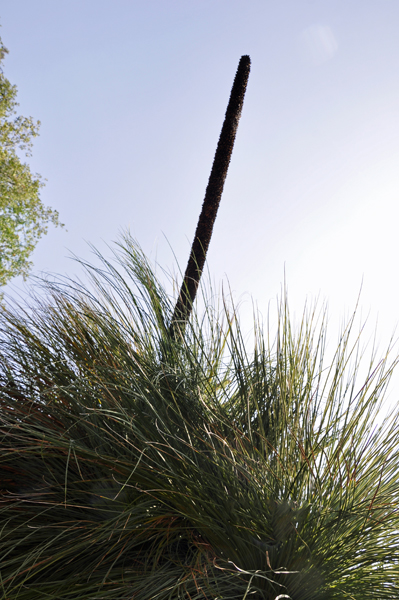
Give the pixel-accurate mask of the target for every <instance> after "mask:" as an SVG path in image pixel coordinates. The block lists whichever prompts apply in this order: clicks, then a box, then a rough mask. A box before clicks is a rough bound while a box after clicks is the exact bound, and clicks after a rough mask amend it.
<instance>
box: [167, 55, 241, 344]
mask: <svg viewBox="0 0 399 600" xmlns="http://www.w3.org/2000/svg"><path fill="white" fill-rule="evenodd" d="M250 68H251V59H250V57H249V56H242V57H241V59H240V62H239V64H238V68H237V73H236V76H235V79H234V83H233V87H232V89H231V93H230V100H229V104H228V106H227V110H226V115H225V118H224V123H223V127H222V131H221V132H220V137H219V142H218V145H217V148H216V153H215V158H214V160H213V166H212V170H211V174H210V176H209V181H208V186H207V188H206V192H205V198H204V202H203V204H202V210H201V214H200V217H199V219H198V224H197V229H196V232H195V236H194V241H193V245H192V247H191V252H190V258H189V260H188V264H187V268H186V272H185V275H184V279H183V283H182V286H181V289H180V294H179V297H178V300H177V303H176V307H175V310H174V313H173V317H172V321H171V325H170V333H171V335H172V336H173V337H176V334H177V332H178V331H179V330H180V331H181V332H184V328H185V326H186V324H187V321H188V319H189V317H190V314H191V310H192V306H193V302H194V300H195V296H196V294H197V289H198V285H199V281H200V278H201V275H202V271H203V268H204V264H205V259H206V254H207V251H208V247H209V242H210V240H211V236H212V230H213V225H214V223H215V219H216V215H217V211H218V208H219V204H220V199H221V197H222V192H223V187H224V182H225V179H226V175H227V170H228V168H229V164H230V159H231V154H232V152H233V146H234V141H235V137H236V132H237V127H238V123H239V120H240V117H241V111H242V106H243V104H244V96H245V91H246V88H247V82H248V77H249V71H250Z"/></svg>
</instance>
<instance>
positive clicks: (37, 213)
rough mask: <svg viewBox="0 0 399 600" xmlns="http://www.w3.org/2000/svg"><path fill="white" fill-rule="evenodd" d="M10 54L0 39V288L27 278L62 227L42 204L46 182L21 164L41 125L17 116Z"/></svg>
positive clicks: (52, 213)
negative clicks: (6, 63) (7, 68)
mask: <svg viewBox="0 0 399 600" xmlns="http://www.w3.org/2000/svg"><path fill="white" fill-rule="evenodd" d="M7 52H8V50H7V49H6V48H5V47H4V45H3V43H2V41H1V39H0V286H3V285H5V284H6V283H7V282H8V281H9V280H10V279H11V278H12V277H15V276H17V275H22V276H24V277H26V276H27V274H28V272H29V269H30V267H31V266H32V263H31V262H30V261H29V256H30V255H31V253H32V252H33V250H34V248H35V246H36V244H37V242H38V240H39V239H40V238H41V237H42V236H43V235H44V234H45V233H47V229H48V224H49V223H52V224H53V225H56V226H57V225H61V223H60V222H59V219H58V212H57V211H56V210H53V209H51V208H48V207H46V206H44V205H43V203H42V202H41V200H40V196H39V192H40V188H41V187H43V185H44V183H43V180H42V178H41V177H40V175H37V174H32V173H31V170H30V168H29V165H28V164H27V163H26V162H23V160H21V155H22V156H25V157H29V156H30V154H31V148H32V139H33V138H34V137H36V136H37V135H38V131H39V126H40V121H37V122H35V121H34V120H33V119H32V118H31V117H22V116H16V110H15V109H16V107H17V106H18V103H17V101H16V96H17V87H16V86H15V85H12V84H11V83H10V82H9V81H8V79H7V78H6V77H5V76H4V73H3V69H2V63H3V59H4V57H5V55H6V53H7Z"/></svg>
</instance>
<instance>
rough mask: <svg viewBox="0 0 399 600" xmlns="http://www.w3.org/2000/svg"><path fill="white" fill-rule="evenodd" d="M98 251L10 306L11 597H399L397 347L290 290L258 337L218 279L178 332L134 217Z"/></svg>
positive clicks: (6, 462)
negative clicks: (299, 310)
mask: <svg viewBox="0 0 399 600" xmlns="http://www.w3.org/2000/svg"><path fill="white" fill-rule="evenodd" d="M86 268H87V270H88V273H89V275H90V276H91V282H92V283H91V287H90V289H91V291H89V289H88V287H87V286H86V287H85V286H83V285H81V284H79V283H74V282H72V281H66V282H65V281H64V282H62V281H61V282H58V283H54V282H53V283H49V282H48V283H45V284H43V285H44V286H45V287H44V292H45V293H44V292H43V291H41V293H40V298H41V299H37V300H35V301H33V300H32V302H31V304H30V306H29V308H25V309H24V308H18V307H14V308H11V309H7V310H5V309H4V310H2V313H1V334H0V340H1V346H0V351H1V358H0V368H1V374H0V383H1V391H0V395H1V408H0V410H1V413H0V415H1V426H0V433H1V446H0V447H1V455H0V478H1V479H0V481H1V486H0V487H1V503H0V523H1V529H0V557H1V559H0V560H1V569H0V571H1V580H0V589H1V597H3V598H5V599H7V600H17V599H18V600H97V599H101V600H102V599H104V600H106V599H115V600H116V599H118V600H122V599H123V600H127V599H129V600H130V599H134V600H177V599H181V600H183V599H184V600H189V599H191V600H200V599H201V600H205V599H209V600H211V599H212V600H216V599H218V600H233V599H234V600H238V599H240V600H244V599H249V598H253V599H256V600H261V599H262V600H277V599H280V598H281V599H282V598H289V599H291V600H344V599H348V600H368V599H373V600H375V599H378V600H383V599H394V598H395V599H397V598H398V597H399V565H398V530H399V512H398V494H399V481H398V466H399V465H398V444H399V421H398V417H399V415H398V411H397V409H395V410H396V412H395V413H394V414H392V415H391V416H390V417H389V418H386V419H385V420H384V421H383V422H381V419H380V420H379V421H377V419H376V417H377V415H379V411H380V406H381V402H382V398H383V395H384V391H385V388H386V385H387V383H388V381H389V378H390V375H391V373H392V369H393V368H394V366H395V364H396V360H395V359H394V360H393V361H391V362H389V360H390V359H389V358H388V355H386V356H384V357H383V358H382V360H371V361H369V363H368V367H367V369H366V370H367V373H366V375H364V377H363V378H362V381H359V382H358V381H357V380H356V376H357V373H358V371H359V368H360V367H359V365H360V364H361V360H360V355H361V352H360V351H359V348H361V346H360V345H359V344H360V343H361V342H360V340H359V339H358V336H357V335H356V334H355V332H354V331H353V328H354V324H353V319H352V320H351V321H350V322H349V324H348V326H347V327H346V329H345V330H344V331H343V333H342V336H341V338H340V340H339V344H338V347H337V350H336V352H335V355H334V357H333V359H332V360H330V361H329V364H326V358H325V345H326V324H325V320H324V319H323V315H321V317H320V320H317V317H316V313H315V312H314V311H313V312H312V311H308V312H307V313H306V314H305V315H304V317H303V320H302V322H301V323H300V324H299V325H298V326H297V327H295V328H294V327H293V326H292V325H291V322H290V318H289V313H288V308H287V304H286V302H285V301H284V299H283V300H282V301H281V303H280V306H279V309H278V314H277V319H276V320H275V324H276V323H277V333H276V334H275V336H273V337H272V336H271V333H270V332H269V331H268V329H267V328H266V329H263V327H262V325H261V324H260V322H259V321H258V320H256V321H255V323H254V336H253V346H252V347H251V348H249V347H248V343H244V339H243V334H242V331H241V330H240V325H239V317H238V314H237V311H236V310H235V309H234V307H233V306H228V305H227V302H223V299H222V301H221V304H220V306H218V305H217V304H215V303H213V301H212V300H210V299H207V294H206V290H205V291H204V288H203V287H202V288H201V289H202V292H203V298H204V302H203V304H204V306H205V308H204V309H203V310H202V311H199V309H198V308H197V310H196V309H195V307H194V311H193V314H192V315H191V318H190V320H189V321H188V323H187V325H186V330H185V333H184V336H183V335H180V336H179V335H172V334H171V332H170V322H171V318H172V315H173V308H174V305H173V302H171V300H170V298H169V297H168V295H167V293H166V292H165V290H164V288H163V287H162V285H161V284H160V282H159V281H158V280H157V278H156V276H155V274H154V272H153V269H152V267H151V265H150V264H149V262H148V261H147V260H146V258H145V256H144V255H143V254H142V252H141V251H140V249H139V248H138V246H137V245H136V244H135V243H134V242H133V241H132V240H131V239H130V238H129V237H128V236H125V238H124V240H123V241H122V242H121V243H120V245H119V246H117V247H116V249H115V256H114V259H113V260H112V261H111V260H106V259H105V258H103V259H102V266H101V267H100V268H94V267H90V266H89V265H86ZM208 296H209V297H210V294H208ZM38 297H39V296H38ZM352 338H353V339H352ZM351 340H352V341H351Z"/></svg>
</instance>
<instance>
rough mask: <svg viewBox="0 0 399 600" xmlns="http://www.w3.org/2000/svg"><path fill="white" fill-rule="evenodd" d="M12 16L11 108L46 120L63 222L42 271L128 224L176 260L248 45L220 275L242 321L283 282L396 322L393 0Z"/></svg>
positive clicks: (381, 321)
mask: <svg viewBox="0 0 399 600" xmlns="http://www.w3.org/2000/svg"><path fill="white" fill-rule="evenodd" d="M0 23H1V26H2V28H1V30H0V35H1V37H2V40H3V42H4V44H5V46H6V47H7V48H8V49H9V55H8V56H7V57H6V60H5V63H4V73H5V75H6V77H7V78H8V79H9V80H10V81H11V82H12V83H14V84H16V85H17V87H18V101H19V103H20V107H19V111H20V113H21V114H22V115H24V116H30V115H31V116H32V117H34V118H35V119H39V120H40V121H41V129H40V137H39V138H38V139H37V140H36V141H35V145H34V150H33V157H32V159H31V160H30V165H31V168H32V170H33V171H34V172H38V173H40V174H41V175H42V176H43V177H45V178H46V179H47V184H46V187H45V188H44V189H43V191H42V193H41V198H42V201H43V202H44V204H45V205H48V206H51V207H52V208H55V209H57V210H58V211H59V214H60V219H61V221H62V222H63V223H65V229H64V230H63V229H59V228H57V229H56V228H50V231H49V234H48V235H47V236H46V237H44V238H42V240H41V241H40V242H39V244H38V246H37V248H36V250H35V252H34V254H33V256H32V260H33V262H34V268H33V271H32V273H33V274H35V275H38V274H40V273H49V272H50V273H59V274H66V275H69V276H72V277H73V276H81V269H80V268H79V266H78V265H77V264H76V263H75V262H74V261H72V260H71V254H75V255H77V256H79V257H81V258H83V259H87V260H92V259H93V257H92V254H91V250H90V247H89V245H88V242H89V243H91V244H93V245H94V246H96V247H97V248H99V249H100V250H101V251H102V252H104V253H105V254H107V255H109V254H110V251H109V249H108V248H107V244H111V243H112V242H113V241H114V240H117V239H118V236H119V233H120V231H122V230H123V229H127V228H128V229H130V231H131V233H132V235H133V236H134V237H135V238H136V240H137V241H138V242H139V243H140V245H141V247H142V248H143V250H144V252H145V253H146V254H147V255H148V256H149V257H150V259H151V260H153V261H157V262H158V263H159V265H160V266H161V267H162V268H164V269H166V270H167V271H170V272H172V273H178V267H177V266H176V261H177V263H178V265H180V269H181V270H183V271H184V269H185V266H186V262H187V259H188V254H189V250H190V246H191V242H192V238H193V235H194V231H195V227H196V224H197V220H198V216H199V212H200V209H201V205H202V201H203V197H204V193H205V188H206V184H207V181H208V177H209V173H210V169H211V166H212V161H213V156H214V153H215V149H216V145H217V141H218V137H219V133H220V129H221V126H222V123H223V118H224V113H225V110H226V106H227V102H228V99H229V94H230V89H231V86H232V82H233V79H234V75H235V71H236V68H237V65H238V61H239V59H240V57H241V56H242V55H243V54H249V55H250V56H251V61H252V67H251V74H250V78H249V83H248V88H247V93H246V97H245V102H244V108H243V112H242V117H241V121H240V125H239V128H238V133H237V138H236V143H235V147H234V151H233V156H232V160H231V164H230V169H229V172H228V176H227V180H226V184H225V188H224V193H223V197H222V201H221V205H220V209H219V213H218V217H217V220H216V224H215V227H214V232H213V238H212V241H211V245H210V250H209V255H208V269H209V273H210V275H211V278H212V280H214V282H216V287H217V286H218V285H219V284H220V282H222V281H223V282H224V284H223V285H224V286H225V289H227V282H228V285H229V286H230V288H231V290H232V293H233V297H234V298H235V301H236V302H238V303H239V304H240V306H241V312H242V318H243V322H244V323H245V324H248V327H249V326H250V322H251V319H252V300H251V299H253V300H254V301H255V302H256V303H257V306H258V307H259V310H260V311H261V313H262V314H267V311H268V306H269V305H270V303H271V304H272V305H273V303H274V304H275V302H276V297H277V296H278V295H279V294H281V289H282V286H284V281H285V282H286V285H287V288H288V299H289V304H290V308H291V312H292V313H294V314H298V315H299V316H300V315H301V313H302V310H303V306H304V304H305V302H308V303H309V302H310V303H311V302H312V301H314V300H315V299H319V303H320V304H322V303H323V302H326V303H328V306H329V315H330V320H331V323H332V328H333V337H334V335H335V338H334V341H335V339H336V337H337V335H338V334H335V333H334V327H335V328H338V327H339V324H340V323H342V320H343V319H345V318H346V317H347V316H348V315H350V314H351V312H352V311H353V309H354V308H355V305H356V302H357V300H358V297H359V293H360V291H361V293H360V299H359V314H360V315H361V319H363V320H364V319H366V318H367V327H366V330H367V335H368V336H369V337H371V336H372V334H373V332H374V327H375V325H376V323H377V322H378V324H377V327H378V335H377V341H378V343H380V345H381V352H382V351H383V350H384V347H385V346H386V344H387V343H388V341H389V339H390V337H391V336H392V335H393V334H394V331H395V327H396V326H397V324H398V321H399V285H398V267H397V263H398V235H397V228H398V225H397V223H398V216H399V212H398V208H397V207H398V206H399V203H398V200H399V36H398V33H397V32H398V30H399V2H397V0H349V1H348V0H323V1H321V0H318V1H317V0H272V1H271V0H245V1H244V0H196V1H195V2H194V1H187V0H146V1H145V2H144V1H143V0H140V1H138V0H137V1H136V0H68V1H66V0H57V2H54V0H34V1H32V0H2V3H1V8H0ZM172 250H173V252H172ZM21 289H22V282H21V281H20V280H19V279H16V280H14V281H13V282H12V284H11V285H9V286H7V288H6V292H7V293H9V294H10V295H11V296H13V295H15V294H17V293H19V290H21ZM367 328H368V329H367ZM337 331H338V329H337ZM397 335H398V336H399V330H398V332H397ZM395 336H396V334H395ZM366 337H367V336H366ZM394 389H395V390H397V393H398V394H399V385H396V384H395V388H394Z"/></svg>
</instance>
